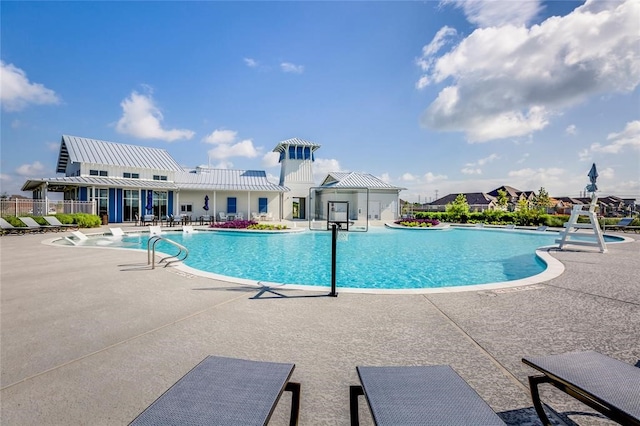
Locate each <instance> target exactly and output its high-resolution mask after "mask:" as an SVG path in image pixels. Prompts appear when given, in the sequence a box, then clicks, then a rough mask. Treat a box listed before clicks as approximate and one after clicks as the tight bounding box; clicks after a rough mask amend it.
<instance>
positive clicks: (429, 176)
mask: <svg viewBox="0 0 640 426" xmlns="http://www.w3.org/2000/svg"><path fill="white" fill-rule="evenodd" d="M422 178H423V179H424V181H425V182H427V183H436V182H440V181H443V180H447V176H446V175H436V174H433V173H431V172H427V173H425V174H424V176H423V177H422Z"/></svg>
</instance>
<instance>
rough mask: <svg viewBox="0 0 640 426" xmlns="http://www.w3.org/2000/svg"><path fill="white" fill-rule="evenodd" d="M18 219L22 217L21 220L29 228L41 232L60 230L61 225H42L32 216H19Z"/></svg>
mask: <svg viewBox="0 0 640 426" xmlns="http://www.w3.org/2000/svg"><path fill="white" fill-rule="evenodd" d="M18 219H20V221H21V222H22V223H24V224H25V225H27V228H29V229H31V230H32V231H39V232H47V231H56V232H57V231H59V230H60V227H59V226H53V225H40V224H39V223H38V222H36V221H35V220H34V219H33V218H32V217H28V216H26V217H22V216H21V217H19V218H18Z"/></svg>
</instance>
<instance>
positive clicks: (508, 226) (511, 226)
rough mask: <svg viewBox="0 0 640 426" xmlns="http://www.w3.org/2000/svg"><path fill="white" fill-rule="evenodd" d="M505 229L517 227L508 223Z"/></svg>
mask: <svg viewBox="0 0 640 426" xmlns="http://www.w3.org/2000/svg"><path fill="white" fill-rule="evenodd" d="M505 229H516V226H515V225H507V226H505Z"/></svg>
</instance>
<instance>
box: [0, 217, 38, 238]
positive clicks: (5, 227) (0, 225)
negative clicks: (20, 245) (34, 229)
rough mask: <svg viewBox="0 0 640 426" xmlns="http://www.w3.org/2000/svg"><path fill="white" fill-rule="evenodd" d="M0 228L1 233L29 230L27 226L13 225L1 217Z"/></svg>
mask: <svg viewBox="0 0 640 426" xmlns="http://www.w3.org/2000/svg"><path fill="white" fill-rule="evenodd" d="M0 228H2V233H3V234H24V233H25V232H31V230H30V229H28V228H23V227H19V226H13V225H12V224H10V223H9V222H7V221H6V220H5V219H4V218H2V217H0Z"/></svg>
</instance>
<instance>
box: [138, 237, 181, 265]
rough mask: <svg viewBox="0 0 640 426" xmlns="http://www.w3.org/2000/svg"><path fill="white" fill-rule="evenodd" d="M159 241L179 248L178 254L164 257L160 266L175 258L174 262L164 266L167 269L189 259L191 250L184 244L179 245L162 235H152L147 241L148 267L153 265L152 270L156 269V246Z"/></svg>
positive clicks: (171, 261)
mask: <svg viewBox="0 0 640 426" xmlns="http://www.w3.org/2000/svg"><path fill="white" fill-rule="evenodd" d="M159 241H165V242H167V243H169V244H171V245H173V246H175V247H177V248H178V253H176V254H174V255H170V256H166V257H163V258H162V259H160V261H159V262H158V263H159V264H160V263H162V262H164V261H166V260H167V259H172V258H175V259H174V260H170V261H168V262H166V264H165V265H164V267H165V268H166V267H167V266H169V265H171V264H172V263H175V262H182V261H184V260H185V259H186V258H187V257H189V249H187V248H186V247H185V246H183V245H182V244H178V243H176V242H175V241H173V240H170V239H168V238H164V237H161V236H160V235H152V236H151V237H149V240H147V265H151V269H156V244H157V243H158V242H159ZM181 256H184V257H182V258H181Z"/></svg>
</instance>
